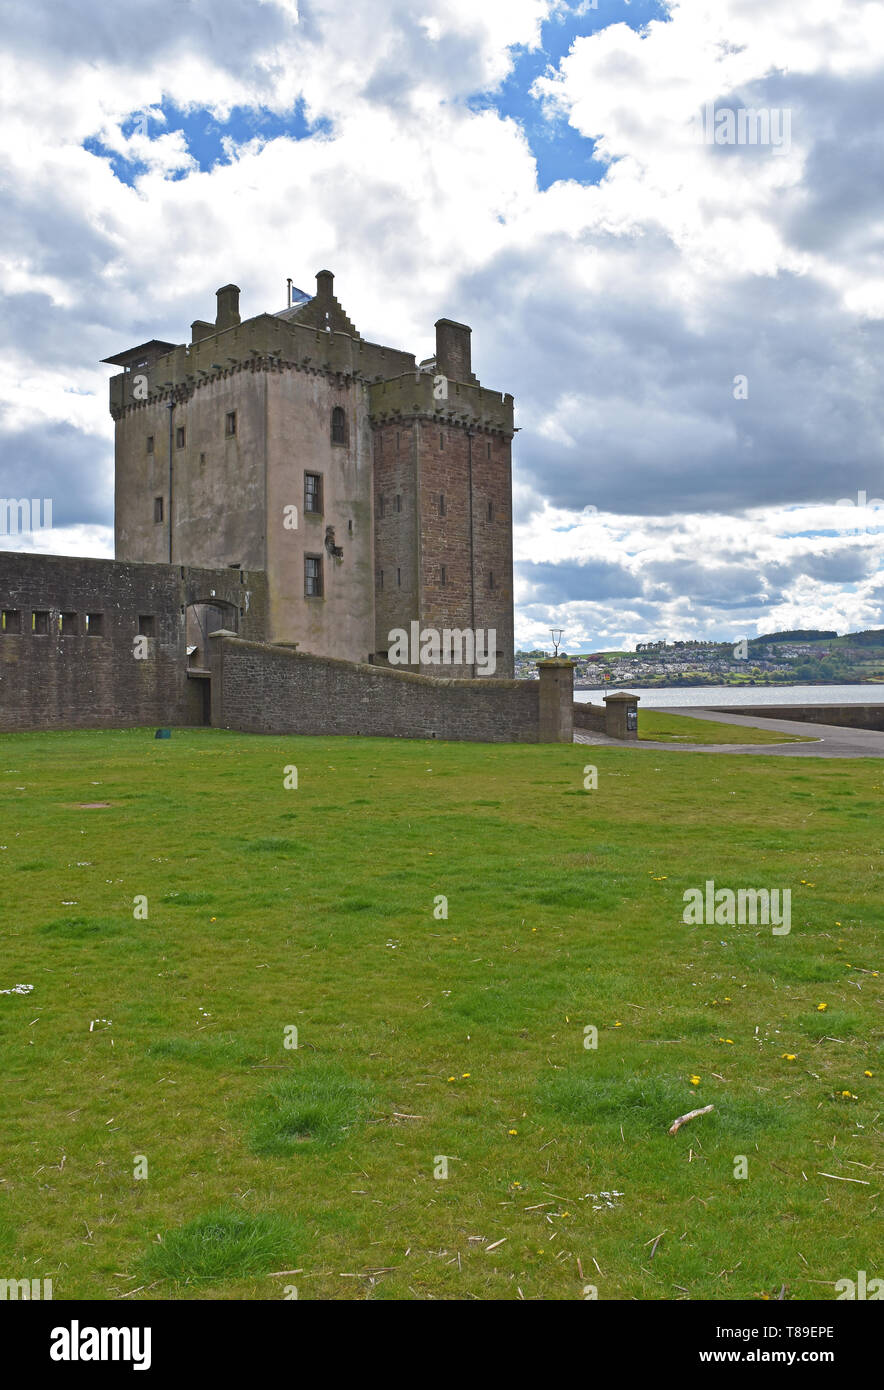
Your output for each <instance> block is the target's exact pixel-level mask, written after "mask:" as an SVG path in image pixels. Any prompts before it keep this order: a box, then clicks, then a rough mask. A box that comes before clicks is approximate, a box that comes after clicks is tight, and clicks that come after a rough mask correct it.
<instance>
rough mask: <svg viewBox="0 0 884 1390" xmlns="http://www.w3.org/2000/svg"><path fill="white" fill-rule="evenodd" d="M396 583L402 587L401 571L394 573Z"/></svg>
mask: <svg viewBox="0 0 884 1390" xmlns="http://www.w3.org/2000/svg"><path fill="white" fill-rule="evenodd" d="M396 583H397V584H398V585H399V586H400V587H401V585H402V571H401V570H397V571H396Z"/></svg>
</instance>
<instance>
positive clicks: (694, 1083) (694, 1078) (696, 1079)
mask: <svg viewBox="0 0 884 1390" xmlns="http://www.w3.org/2000/svg"><path fill="white" fill-rule="evenodd" d="M690 1083H691V1085H692V1086H699V1084H700V1078H699V1076H692V1077H690Z"/></svg>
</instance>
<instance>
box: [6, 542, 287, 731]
mask: <svg viewBox="0 0 884 1390" xmlns="http://www.w3.org/2000/svg"><path fill="white" fill-rule="evenodd" d="M213 591H214V593H213ZM202 602H209V603H212V602H215V603H219V604H226V605H228V606H229V611H230V613H231V618H232V620H233V621H235V623H236V626H237V628H238V629H239V630H240V631H241V632H242V633H243V634H244V635H249V636H256V637H263V636H264V634H265V631H266V627H265V622H266V606H267V605H266V581H265V576H264V574H263V573H262V572H255V571H253V572H251V573H246V572H241V571H240V570H234V569H195V568H189V567H186V566H179V565H143V564H123V563H119V562H118V561H116V560H90V559H82V558H75V557H69V556H63V555H34V554H23V553H22V552H20V551H0V730H3V731H8V730H15V729H95V728H113V729H119V728H132V727H135V726H137V725H141V724H178V725H187V724H202V723H203V722H204V721H205V714H206V713H207V710H206V711H205V712H204V703H203V697H204V689H203V688H204V687H205V685H206V681H205V679H204V680H197V679H193V678H191V677H188V674H187V651H186V632H185V610H186V608H187V605H189V604H191V603H202ZM87 615H88V616H89V617H90V619H91V620H92V621H91V623H90V625H89V628H88V629H87V625H86V618H87ZM96 618H97V619H98V621H97V622H96V621H95V620H96ZM144 619H148V622H147V623H145V622H144V621H143V620H144ZM60 620H61V621H60ZM142 627H147V628H149V629H151V631H152V633H153V635H151V636H148V637H147V646H146V650H147V655H146V657H145V658H144V659H140V660H136V658H135V655H134V650H135V648H134V638H135V637H136V636H138V634H139V630H140V628H142Z"/></svg>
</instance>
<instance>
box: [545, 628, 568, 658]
mask: <svg viewBox="0 0 884 1390" xmlns="http://www.w3.org/2000/svg"><path fill="white" fill-rule="evenodd" d="M549 631H550V636H551V637H552V639H553V645H554V647H555V652H554V653H553V655H554V656H556V657H557V656H558V654H559V643H560V642H561V640H562V638H563V637H564V635H565V633H564V630H563V629H562V628H560V627H551V628H550V630H549Z"/></svg>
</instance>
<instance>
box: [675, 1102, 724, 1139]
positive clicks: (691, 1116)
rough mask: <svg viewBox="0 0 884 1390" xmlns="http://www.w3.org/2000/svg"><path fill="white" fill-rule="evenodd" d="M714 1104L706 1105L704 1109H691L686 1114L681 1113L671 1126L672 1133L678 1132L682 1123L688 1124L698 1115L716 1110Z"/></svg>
mask: <svg viewBox="0 0 884 1390" xmlns="http://www.w3.org/2000/svg"><path fill="white" fill-rule="evenodd" d="M714 1109H715V1106H714V1105H704V1106H703V1109H702V1110H689V1111H688V1113H687V1114H686V1115H679V1117H678V1119H677V1120H673V1122H672V1124H671V1125H670V1126H669V1133H670V1134H677V1133H678V1131H679V1130H680V1129H681V1127H682V1125H686V1124H687V1122H688V1120H695V1119H696V1118H697V1116H698V1115H708V1114H709V1111H710V1110H714Z"/></svg>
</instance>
